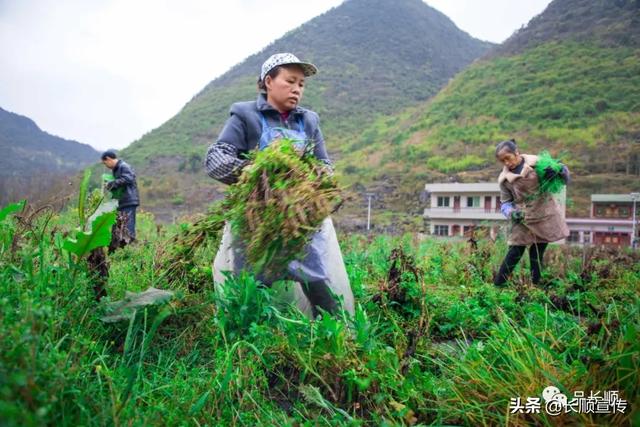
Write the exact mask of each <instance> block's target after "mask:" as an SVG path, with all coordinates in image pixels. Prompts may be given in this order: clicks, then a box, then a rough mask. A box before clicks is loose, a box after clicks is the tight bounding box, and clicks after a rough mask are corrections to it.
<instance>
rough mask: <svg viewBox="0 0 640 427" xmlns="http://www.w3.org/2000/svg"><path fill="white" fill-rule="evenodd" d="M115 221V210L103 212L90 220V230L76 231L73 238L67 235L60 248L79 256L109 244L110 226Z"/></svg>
mask: <svg viewBox="0 0 640 427" xmlns="http://www.w3.org/2000/svg"><path fill="white" fill-rule="evenodd" d="M115 222H116V212H113V211H111V212H105V213H103V214H101V215H99V216H98V217H96V218H95V219H94V220H93V221H92V222H91V230H90V231H88V232H87V231H82V230H78V231H76V236H75V239H74V238H71V237H67V238H66V239H65V241H64V243H63V245H62V248H63V249H65V250H67V251H69V252H71V253H73V254H76V255H77V256H79V257H82V256H84V255H87V254H88V253H89V252H91V251H92V250H93V249H96V248H99V247H104V246H109V243H111V227H112V226H113V224H114V223H115Z"/></svg>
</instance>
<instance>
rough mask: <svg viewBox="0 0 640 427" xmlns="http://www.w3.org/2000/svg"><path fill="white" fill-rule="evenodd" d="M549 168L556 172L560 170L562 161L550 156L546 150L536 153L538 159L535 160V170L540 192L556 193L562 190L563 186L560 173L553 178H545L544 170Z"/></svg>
mask: <svg viewBox="0 0 640 427" xmlns="http://www.w3.org/2000/svg"><path fill="white" fill-rule="evenodd" d="M547 168H551V169H553V170H554V171H556V172H560V171H561V170H562V163H560V161H558V160H556V159H554V158H553V157H551V154H549V152H548V151H543V152H541V153H540V154H539V155H538V161H537V162H536V166H535V170H536V174H537V175H538V183H539V184H540V193H541V194H544V193H551V194H557V193H559V192H560V191H562V188H563V187H564V186H565V182H564V181H563V179H562V177H561V176H560V175H556V176H555V178H553V179H547V178H545V170H546V169H547Z"/></svg>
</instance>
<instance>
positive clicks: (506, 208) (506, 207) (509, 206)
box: [500, 202, 515, 219]
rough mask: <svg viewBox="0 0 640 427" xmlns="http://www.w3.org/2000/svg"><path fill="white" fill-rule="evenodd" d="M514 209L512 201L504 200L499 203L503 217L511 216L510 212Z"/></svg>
mask: <svg viewBox="0 0 640 427" xmlns="http://www.w3.org/2000/svg"><path fill="white" fill-rule="evenodd" d="M514 210H515V206H513V203H511V202H505V203H503V204H502V205H500V212H502V215H504V217H505V218H507V219H509V218H511V212H513V211H514Z"/></svg>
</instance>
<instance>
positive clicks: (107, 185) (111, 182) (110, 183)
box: [104, 181, 116, 191]
mask: <svg viewBox="0 0 640 427" xmlns="http://www.w3.org/2000/svg"><path fill="white" fill-rule="evenodd" d="M115 186H116V183H115V182H113V181H109V182H107V183H106V184H105V185H104V188H106V189H107V190H109V191H111V190H113V189H114V188H115Z"/></svg>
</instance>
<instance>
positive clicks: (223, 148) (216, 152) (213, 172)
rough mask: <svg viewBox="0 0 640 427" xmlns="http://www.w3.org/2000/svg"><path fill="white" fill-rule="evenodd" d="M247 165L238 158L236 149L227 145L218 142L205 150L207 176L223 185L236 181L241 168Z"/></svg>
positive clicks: (246, 162)
mask: <svg viewBox="0 0 640 427" xmlns="http://www.w3.org/2000/svg"><path fill="white" fill-rule="evenodd" d="M248 163H249V161H248V160H243V159H240V158H239V157H238V149H237V148H236V147H235V146H234V145H232V144H229V143H226V142H221V141H218V142H216V143H215V144H212V145H211V146H210V147H209V150H207V156H206V158H205V168H206V170H207V175H209V176H210V177H211V178H213V179H217V180H218V181H220V182H222V183H224V184H234V183H235V182H237V181H238V177H239V176H240V172H241V171H242V168H243V167H245V166H246V165H247V164H248Z"/></svg>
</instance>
